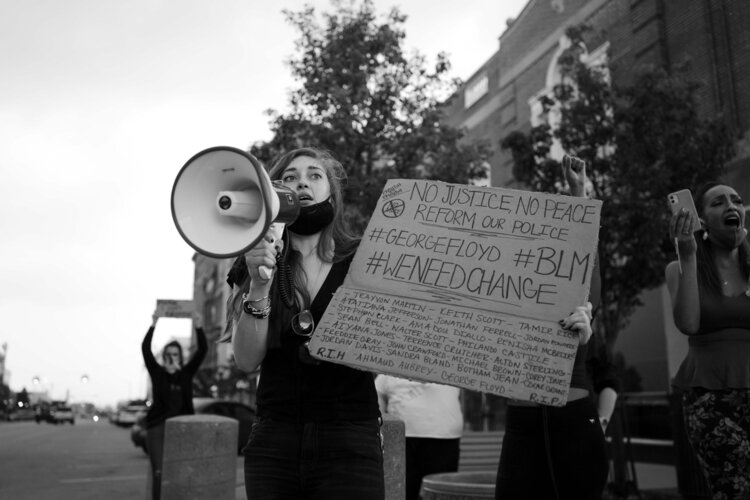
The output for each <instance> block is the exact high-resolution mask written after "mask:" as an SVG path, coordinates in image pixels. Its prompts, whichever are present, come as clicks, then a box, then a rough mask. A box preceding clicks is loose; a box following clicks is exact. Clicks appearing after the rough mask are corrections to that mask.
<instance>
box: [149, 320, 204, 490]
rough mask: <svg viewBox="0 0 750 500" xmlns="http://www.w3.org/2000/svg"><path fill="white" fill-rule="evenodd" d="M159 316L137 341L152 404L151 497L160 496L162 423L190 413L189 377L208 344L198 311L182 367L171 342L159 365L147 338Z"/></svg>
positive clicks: (178, 348)
mask: <svg viewBox="0 0 750 500" xmlns="http://www.w3.org/2000/svg"><path fill="white" fill-rule="evenodd" d="M158 319H159V317H158V316H157V315H156V314H154V315H153V316H152V322H151V327H150V328H149V329H148V332H146V336H145V337H144V338H143V343H142V344H141V351H142V352H143V361H144V362H145V363H146V369H147V370H148V374H149V376H150V377H151V392H152V403H151V407H150V408H149V410H148V413H147V415H146V449H147V450H148V455H149V459H150V461H151V471H152V473H153V483H152V490H151V491H152V499H153V500H158V499H159V497H160V495H161V464H162V458H163V450H164V423H165V421H166V420H167V419H168V418H171V417H176V416H178V415H192V414H193V413H194V410H193V376H195V373H196V372H197V371H198V367H200V365H201V363H202V362H203V358H205V357H206V352H207V351H208V344H207V342H206V334H205V333H204V332H203V322H202V320H201V317H200V315H199V314H194V315H193V325H194V326H195V333H196V336H197V339H198V349H197V350H196V351H195V354H193V357H192V358H191V359H190V361H188V362H187V364H184V366H183V355H182V346H180V344H179V342H177V341H172V342H170V343H168V344H167V345H166V346H164V349H163V351H162V364H161V365H160V364H159V363H158V362H157V361H156V358H154V355H153V353H152V352H151V339H152V338H153V336H154V330H155V329H156V322H157V321H158Z"/></svg>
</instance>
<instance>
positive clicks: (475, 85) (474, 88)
mask: <svg viewBox="0 0 750 500" xmlns="http://www.w3.org/2000/svg"><path fill="white" fill-rule="evenodd" d="M489 88H490V82H489V79H488V78H487V75H482V76H481V77H480V78H479V79H477V80H475V81H473V82H471V83H469V85H467V86H466V89H465V90H464V109H468V108H470V107H471V105H472V104H474V103H475V102H477V101H478V100H479V99H481V98H482V97H484V95H485V94H487V91H488V90H489Z"/></svg>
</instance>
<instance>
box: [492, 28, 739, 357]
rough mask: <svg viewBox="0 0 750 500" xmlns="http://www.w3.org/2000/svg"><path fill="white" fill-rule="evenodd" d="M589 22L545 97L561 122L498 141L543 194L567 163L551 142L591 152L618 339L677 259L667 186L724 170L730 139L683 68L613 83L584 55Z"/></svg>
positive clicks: (609, 307)
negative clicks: (700, 105) (700, 108)
mask: <svg viewBox="0 0 750 500" xmlns="http://www.w3.org/2000/svg"><path fill="white" fill-rule="evenodd" d="M586 30H587V28H586V27H574V28H571V29H569V30H568V32H567V33H566V34H567V36H568V37H569V39H570V40H571V42H572V43H571V45H570V47H569V48H568V49H567V50H566V51H565V52H564V54H563V55H562V57H561V59H560V67H561V75H562V81H561V83H559V84H558V85H556V86H555V88H554V90H553V92H552V95H551V96H545V97H544V98H543V99H544V101H543V102H542V104H543V108H544V109H545V110H546V111H547V112H557V113H559V115H558V116H559V123H558V124H557V126H556V127H554V128H553V127H551V126H550V125H548V124H544V125H540V126H537V127H533V128H532V129H531V130H530V131H529V132H528V133H527V134H525V133H522V132H513V133H511V134H509V135H508V136H507V137H505V138H504V139H503V140H502V141H501V146H502V147H503V148H504V149H508V150H510V151H511V152H512V155H513V159H514V167H513V173H514V175H515V177H516V178H517V179H518V180H520V181H522V182H524V183H526V184H527V185H529V186H530V187H531V188H532V189H535V190H539V191H545V192H555V193H562V192H563V189H564V185H563V183H564V181H563V178H562V171H561V167H560V164H559V162H558V161H556V160H555V159H552V158H550V155H549V154H550V149H551V146H552V144H553V140H558V141H560V145H561V146H562V148H563V150H564V151H566V152H567V153H568V154H572V155H575V156H578V157H580V158H582V159H584V160H586V163H587V174H588V176H589V179H590V182H591V185H590V191H591V195H592V197H594V198H596V199H600V200H602V201H603V207H602V218H601V229H600V232H599V252H600V265H601V272H602V288H603V290H602V293H603V296H602V303H601V312H600V314H599V321H600V326H601V328H602V329H603V331H604V333H605V335H606V337H607V340H608V343H609V344H610V345H612V343H613V342H614V340H615V338H616V336H617V333H618V332H619V331H620V330H621V329H622V328H624V327H625V326H626V325H627V322H628V318H629V317H630V316H631V314H632V313H633V311H634V309H635V308H636V307H637V306H639V305H641V302H640V299H639V296H640V295H641V293H642V292H643V291H644V290H647V289H650V288H653V287H656V286H658V285H660V284H661V283H663V277H664V268H665V266H666V264H667V263H668V261H669V260H673V259H674V250H673V247H672V244H671V242H669V241H668V236H667V234H668V230H667V228H668V221H669V209H668V206H667V203H666V196H667V194H668V193H670V192H672V191H675V190H677V189H682V188H694V187H697V186H698V185H699V184H700V183H702V182H704V181H706V180H708V179H715V178H717V177H718V176H719V175H720V174H721V173H722V171H723V165H724V164H725V162H726V161H727V160H728V159H730V157H731V154H732V138H731V135H730V134H729V131H728V130H727V129H726V128H725V127H724V126H723V125H722V121H721V120H720V117H717V118H716V119H711V120H705V119H701V118H700V117H699V116H698V113H697V110H696V106H695V93H696V90H697V89H698V85H697V84H696V83H694V82H690V81H688V80H687V79H685V78H684V77H682V75H681V72H680V71H679V70H676V71H675V73H674V74H669V73H668V72H666V71H665V70H664V69H662V68H656V67H642V68H639V69H637V73H636V74H635V76H634V78H633V79H632V83H629V84H627V85H617V84H616V83H614V84H610V82H609V71H608V68H606V67H601V66H599V67H597V66H590V65H587V64H586V62H585V58H583V57H582V55H584V53H585V45H584V44H583V40H584V35H585V33H586ZM615 74H616V72H615Z"/></svg>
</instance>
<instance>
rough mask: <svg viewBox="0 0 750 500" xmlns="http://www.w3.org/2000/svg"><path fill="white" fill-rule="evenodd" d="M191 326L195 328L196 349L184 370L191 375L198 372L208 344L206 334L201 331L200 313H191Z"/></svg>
mask: <svg viewBox="0 0 750 500" xmlns="http://www.w3.org/2000/svg"><path fill="white" fill-rule="evenodd" d="M193 326H194V327H195V337H196V340H197V341H198V348H197V349H196V350H195V353H193V356H192V357H191V358H190V361H188V363H187V365H185V369H186V370H187V371H189V372H191V373H195V372H197V371H198V367H200V365H201V363H202V362H203V358H205V357H206V353H207V352H208V342H207V341H206V332H205V331H204V330H203V316H202V315H201V314H200V313H197V312H196V313H193Z"/></svg>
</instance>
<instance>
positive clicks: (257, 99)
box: [0, 0, 527, 406]
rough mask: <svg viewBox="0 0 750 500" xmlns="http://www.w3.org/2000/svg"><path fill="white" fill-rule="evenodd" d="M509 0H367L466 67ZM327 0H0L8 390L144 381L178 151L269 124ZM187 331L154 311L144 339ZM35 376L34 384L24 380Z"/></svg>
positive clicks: (185, 265)
mask: <svg viewBox="0 0 750 500" xmlns="http://www.w3.org/2000/svg"><path fill="white" fill-rule="evenodd" d="M526 3H527V1H526V0H502V1H501V0H463V1H462V2H435V1H434V0H402V1H401V2H397V1H386V0H375V1H374V4H375V8H376V11H377V12H378V13H379V14H381V15H384V14H385V13H386V12H387V11H388V10H389V9H390V8H391V7H398V8H399V9H400V11H401V12H402V13H403V14H406V15H407V16H408V19H407V21H406V23H405V25H404V27H405V30H406V35H407V36H406V40H405V43H404V48H405V50H406V51H407V52H411V51H417V52H419V53H421V54H423V55H425V56H427V57H428V58H429V60H430V61H433V60H434V59H435V56H436V55H437V54H438V53H439V52H441V51H442V52H446V53H447V54H448V56H449V59H450V61H451V64H452V71H451V74H452V76H457V77H460V78H462V79H464V80H466V79H467V78H469V77H470V76H471V75H472V74H473V73H474V71H475V70H477V69H478V68H479V67H480V66H481V65H482V64H483V63H484V62H485V61H487V59H489V57H490V56H492V54H494V52H495V51H496V50H497V46H498V37H499V36H500V34H501V33H502V32H503V30H504V29H505V26H506V20H507V19H508V18H511V17H516V16H517V15H518V14H519V13H520V12H521V10H522V9H523V7H524V6H525V4H526ZM306 4H307V5H311V6H313V7H315V8H316V10H317V11H319V12H320V11H327V10H331V3H329V1H328V0H325V1H324V0H308V1H307V2H305V1H303V0H274V1H272V2H269V1H265V0H130V1H128V2H122V1H119V0H64V1H61V0H24V1H22V2H19V1H17V0H0V324H1V325H2V326H0V350H2V347H1V346H2V344H4V343H7V356H6V366H5V368H6V373H5V382H6V383H8V384H9V385H10V387H11V389H12V390H14V391H20V390H21V389H22V388H26V389H27V390H29V391H47V392H48V394H49V395H50V397H52V398H53V399H65V398H68V399H69V400H70V401H71V402H77V401H91V402H94V403H95V404H97V405H100V406H105V405H115V404H116V403H117V402H118V401H120V400H124V399H133V398H142V397H145V396H146V387H147V380H148V376H147V374H146V372H145V368H144V367H143V359H142V356H141V351H140V345H141V341H142V339H143V336H144V335H145V333H146V330H147V329H148V327H149V325H150V323H151V314H152V312H153V311H154V307H155V303H156V300H157V299H187V300H189V299H192V286H193V285H192V280H193V262H192V256H193V250H192V248H191V247H189V245H188V244H187V243H185V241H184V240H182V238H181V237H180V235H179V233H178V232H177V229H176V228H175V226H174V223H173V221H172V216H171V210H170V194H171V190H172V185H173V183H174V180H175V177H176V175H177V173H178V172H179V170H180V168H181V167H182V166H183V165H184V164H185V162H186V161H187V160H188V159H189V158H190V157H192V156H193V155H194V154H195V153H197V152H199V151H201V150H203V149H205V148H208V147H212V146H218V145H225V146H234V147H238V148H241V149H247V147H248V146H249V145H250V144H251V143H253V142H255V141H259V140H269V139H270V138H271V131H270V129H269V126H268V118H267V116H266V115H265V114H264V111H265V110H266V109H269V108H273V109H276V110H279V111H282V112H283V111H284V110H285V109H286V105H287V102H288V92H289V91H290V90H292V89H293V88H295V82H294V81H293V79H292V77H291V72H290V70H289V68H288V66H287V65H286V61H287V60H288V59H289V57H291V56H293V55H294V41H295V39H296V38H297V35H298V33H297V32H296V31H295V30H294V28H293V27H292V26H291V25H290V24H289V23H288V22H287V21H286V20H285V18H284V15H283V13H282V9H288V10H291V11H295V12H296V11H300V10H301V9H302V8H303V7H304V6H305V5H306ZM189 336H190V321H189V320H186V319H161V320H159V323H158V325H157V329H156V333H155V335H154V340H153V348H154V351H157V350H159V349H160V348H161V347H162V346H163V345H164V344H165V343H166V342H167V341H169V340H170V339H172V338H174V337H182V338H187V337H189ZM35 380H36V382H35Z"/></svg>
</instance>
